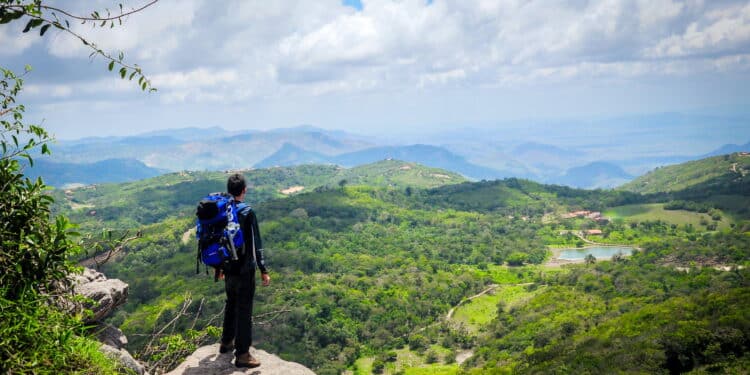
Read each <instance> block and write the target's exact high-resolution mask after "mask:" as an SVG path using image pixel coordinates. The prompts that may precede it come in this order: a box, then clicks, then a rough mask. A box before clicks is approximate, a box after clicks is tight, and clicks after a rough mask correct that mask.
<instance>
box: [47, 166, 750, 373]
mask: <svg viewBox="0 0 750 375" xmlns="http://www.w3.org/2000/svg"><path fill="white" fill-rule="evenodd" d="M719 158H721V157H719ZM730 158H731V157H730ZM727 172H729V168H727ZM244 174H245V175H246V177H247V179H248V181H250V182H251V184H252V188H253V190H252V194H251V195H250V201H251V203H252V205H253V206H254V207H255V209H256V211H257V212H258V215H259V217H260V220H261V222H260V225H261V231H262V233H263V238H264V243H266V244H267V245H266V248H267V254H268V257H269V259H268V261H269V264H270V265H271V270H272V273H273V275H274V276H273V277H274V280H276V281H275V283H274V285H272V286H271V287H269V288H263V289H259V291H258V294H257V296H256V315H266V314H271V316H274V317H275V319H272V320H271V321H267V322H265V323H263V324H260V325H258V326H257V327H256V332H257V337H258V342H257V344H256V345H257V346H258V348H260V349H263V350H267V351H269V352H273V353H278V354H279V355H280V356H281V357H282V358H284V359H287V360H292V361H297V362H300V363H303V364H305V365H306V366H309V367H311V368H312V369H314V370H315V371H316V372H317V373H320V374H335V373H341V372H348V373H351V374H370V373H385V374H396V373H403V374H435V373H438V374H464V373H466V374H473V373H487V372H491V371H499V372H500V373H502V372H504V371H510V372H514V373H537V372H540V371H541V372H546V371H547V370H548V369H550V368H559V367H560V366H566V368H568V369H570V371H575V372H581V371H583V372H586V371H596V372H608V371H610V370H614V369H617V370H618V371H623V370H626V371H646V372H668V371H672V369H673V368H680V369H683V370H684V369H688V368H690V369H707V368H722V369H728V370H727V371H730V370H731V369H733V368H735V369H736V368H741V367H742V366H744V365H746V364H747V358H746V357H745V356H743V354H744V353H745V349H743V348H746V345H747V342H748V341H747V339H746V337H747V336H746V334H747V333H744V332H745V331H743V329H742V328H741V327H743V326H744V324H747V322H748V320H747V316H746V315H745V314H743V313H741V312H742V311H747V309H748V307H750V306H748V305H747V303H748V301H750V299H748V298H746V297H747V293H748V290H749V289H748V285H747V282H746V280H748V278H747V276H748V275H746V274H747V272H748V271H747V266H748V261H749V259H750V254H749V253H748V251H750V243H748V237H747V233H748V230H750V221H749V219H750V217H749V216H748V211H746V210H744V207H746V204H740V205H737V204H732V205H723V204H721V202H723V201H726V200H723V199H719V198H717V196H716V195H714V194H713V192H712V191H711V190H705V189H704V190H699V189H697V188H696V187H695V186H693V187H692V188H689V189H686V190H679V191H669V192H664V193H662V192H659V193H655V194H641V193H635V192H629V191H626V190H580V189H572V188H567V187H563V186H557V185H542V184H538V183H534V182H531V181H528V180H520V179H505V180H495V181H480V182H468V181H466V180H465V179H463V178H462V177H460V176H458V175H455V174H453V173H451V172H448V171H443V170H438V169H433V168H427V167H424V166H421V165H419V164H416V163H407V162H402V161H398V160H385V161H381V162H378V163H374V164H369V165H364V166H360V167H354V168H340V167H335V166H314V165H311V166H304V167H293V168H292V167H287V168H270V169H251V170H247V171H245V172H244ZM225 176H226V173H221V172H183V173H173V174H167V175H163V176H159V177H155V178H152V179H147V180H142V181H137V182H132V183H124V184H105V185H97V186H96V187H95V188H92V187H84V188H78V189H74V190H73V191H72V192H71V193H70V194H62V192H59V191H54V192H53V195H55V196H57V197H58V199H57V203H56V206H55V207H56V208H55V211H56V212H61V213H65V214H66V215H68V216H70V217H72V218H74V219H75V220H77V221H78V222H79V223H80V228H81V230H82V231H83V232H84V233H100V232H101V231H102V230H109V231H111V232H112V233H115V234H118V233H123V232H125V231H128V230H130V231H134V230H138V231H140V233H141V234H142V236H141V238H138V239H136V240H134V241H131V242H129V243H128V244H127V245H126V246H125V248H124V252H123V255H122V256H121V257H119V258H118V259H116V260H114V261H111V262H109V263H107V264H105V265H104V266H103V270H104V271H105V272H106V273H107V274H108V275H111V276H112V277H118V278H121V279H122V280H125V281H126V282H128V283H130V284H131V290H132V292H131V296H130V302H129V303H128V305H126V306H125V308H124V309H123V310H122V311H120V312H119V313H117V314H116V315H115V316H113V317H112V318H111V319H110V323H111V324H113V325H116V326H119V327H121V328H122V329H123V331H124V332H125V333H126V334H127V335H128V337H129V338H131V343H130V348H131V350H133V351H135V352H136V353H138V352H142V351H144V350H145V349H146V348H145V346H146V345H148V343H149V342H150V341H151V339H150V334H151V333H152V332H154V330H155V329H156V328H157V327H159V326H160V325H162V324H165V323H166V322H168V321H171V320H172V319H173V318H175V314H176V313H177V312H178V311H180V310H181V306H182V304H183V301H185V300H187V299H189V300H192V301H200V306H201V307H200V309H198V308H197V306H196V305H195V304H194V305H191V307H189V308H188V309H187V314H186V315H185V316H183V317H178V320H177V323H176V326H175V331H174V332H173V333H171V334H167V335H164V336H163V337H157V340H155V341H151V345H156V346H157V347H158V346H161V345H166V343H167V342H170V343H180V344H179V345H177V346H175V347H172V349H170V350H172V351H171V353H173V354H172V355H178V356H179V355H181V354H180V353H184V354H187V353H188V352H190V351H191V348H195V347H197V346H198V345H201V344H203V343H210V342H213V341H212V340H216V338H212V336H211V334H210V332H211V331H212V328H211V324H212V323H211V318H210V317H212V316H215V315H216V314H217V313H219V312H220V309H221V306H222V301H223V297H222V296H223V291H222V288H221V286H220V285H218V284H215V283H214V282H213V280H212V277H211V276H207V275H205V274H204V273H203V271H202V269H201V271H200V273H199V274H198V275H196V274H195V242H194V241H195V239H194V237H193V236H192V235H191V228H192V227H193V226H194V221H193V219H192V216H193V212H192V211H193V210H194V205H195V199H196V198H195V197H198V196H200V195H201V194H204V193H205V192H208V191H220V190H221V189H222V184H223V180H224V179H225V178H226V177H225ZM721 178H722V177H721V176H717V177H716V178H714V179H713V180H708V181H703V182H702V183H703V184H704V185H697V186H714V185H715V183H714V182H712V181H715V180H716V179H718V180H719V181H721ZM707 183H708V184H711V185H708V184H707ZM746 184H747V180H746V179H744V178H741V179H739V180H731V181H729V182H728V185H722V186H723V188H722V190H720V191H719V193H720V194H719V195H720V196H726V194H727V193H731V194H734V195H733V197H734V198H733V199H734V200H735V201H736V200H741V201H743V202H747V200H748V197H747V195H743V194H746V192H747V191H749V190H747V189H745V188H744V186H746ZM301 186H304V189H301V190H299V189H295V190H298V191H295V192H291V191H289V190H287V189H290V187H301ZM743 192H744V193H743ZM58 194H60V195H58ZM688 203H689V204H688ZM80 207H85V208H80ZM92 208H93V209H94V210H96V215H91V214H90V212H91V210H92ZM704 208H705V212H699V211H703V210H704ZM579 212H584V213H585V214H579ZM594 212H601V217H600V216H595V215H592V214H591V213H594ZM588 216H591V217H593V218H596V220H594V219H592V218H589V217H588ZM581 231H587V232H588V233H593V234H587V235H586V236H585V240H584V239H582V238H580V237H578V236H576V235H574V233H575V232H581ZM587 241H591V242H594V243H601V244H616V245H627V246H631V247H633V248H637V249H638V251H634V252H633V254H632V255H630V256H623V257H613V258H612V259H611V260H608V259H601V258H600V259H595V260H594V261H591V262H590V261H586V262H569V261H556V260H555V254H556V253H557V249H562V248H577V247H581V246H585V245H586V242H587ZM549 249H553V250H549ZM716 264H720V265H722V266H726V267H728V268H726V269H727V270H728V271H719V270H716V269H714V268H713V267H712V266H711V265H716ZM683 269H687V270H689V272H685V271H682V270H683ZM196 303H197V302H196ZM706 303H713V304H720V305H721V306H723V307H722V310H711V311H707V310H702V309H701V308H699V306H704V305H705V304H706ZM275 311H284V312H283V313H274V312H275ZM719 311H721V312H719ZM643 314H647V315H648V316H653V317H656V318H653V319H652V318H649V319H646V320H642V318H641V317H642V316H643ZM675 314H677V315H680V314H689V315H685V316H684V319H685V320H684V322H686V324H688V326H685V327H683V326H682V325H680V326H673V325H671V324H672V323H669V320H664V319H662V318H661V317H666V316H672V315H675ZM654 319H655V320H654ZM660 319H661V320H660ZM680 321H682V320H680ZM688 322H689V323H688ZM213 324H215V323H213ZM191 327H193V328H191ZM687 327H704V328H701V329H710V330H712V331H715V332H725V333H726V335H728V336H717V335H714V336H705V335H698V333H695V332H693V331H690V330H689V328H687ZM194 330H197V331H195V332H194ZM685 330H687V331H685ZM671 332H679V333H680V334H681V335H687V336H674V334H673V333H671ZM198 333H200V334H198ZM634 335H635V336H634ZM696 335H698V336H696ZM191 337H192V338H196V339H197V340H198V341H195V339H191ZM637 337H643V338H645V339H647V340H650V341H648V344H647V345H646V344H645V343H644V342H643V341H641V340H640V339H637ZM698 337H700V339H698ZM687 338H691V339H690V340H693V339H694V340H699V341H698V344H695V345H698V346H685V345H687V344H686V341H681V340H686V339H687ZM592 340H593V341H592ZM170 345H172V344H170ZM691 345H693V344H691ZM717 345H718V346H717ZM709 347H716V348H717V349H715V352H712V353H713V354H711V355H708V354H705V351H706V350H708V349H707V348H709ZM150 349H154V348H150ZM149 352H153V350H151V351H149ZM592 353H596V354H592ZM673 353H675V354H673ZM184 354H183V355H184ZM630 356H641V357H642V358H644V359H645V360H643V361H631V360H627V359H626V358H631V357H630ZM673 356H677V357H673ZM673 358H683V359H680V360H679V361H678V362H673ZM731 358H734V360H730V359H731ZM140 359H141V360H144V361H147V362H148V361H149V360H153V359H150V358H149V357H142V358H140ZM459 362H460V363H459ZM613 366H614V367H613ZM671 366H673V367H671ZM674 366H676V367H674ZM737 366H739V367H737ZM545 369H547V370H545Z"/></svg>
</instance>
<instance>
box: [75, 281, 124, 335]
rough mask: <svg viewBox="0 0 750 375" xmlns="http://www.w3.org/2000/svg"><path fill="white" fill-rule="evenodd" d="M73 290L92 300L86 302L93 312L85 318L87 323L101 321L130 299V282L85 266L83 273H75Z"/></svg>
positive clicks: (85, 305) (87, 307) (86, 305)
mask: <svg viewBox="0 0 750 375" xmlns="http://www.w3.org/2000/svg"><path fill="white" fill-rule="evenodd" d="M72 279H73V290H74V292H75V293H76V294H80V295H82V296H84V297H86V298H88V299H90V300H91V302H88V303H86V304H84V306H83V307H84V308H86V309H90V310H91V311H92V312H93V314H92V315H91V316H88V317H86V318H85V319H84V321H85V322H86V323H92V322H96V321H100V320H102V319H104V318H106V317H107V316H109V314H111V313H112V311H114V309H116V308H117V307H119V306H121V305H122V304H124V303H125V302H126V301H127V300H128V284H126V283H124V282H122V281H121V280H118V279H107V278H106V277H105V276H104V274H102V273H101V272H97V271H94V270H92V269H90V268H85V269H84V272H83V274H81V275H75V276H73V277H72Z"/></svg>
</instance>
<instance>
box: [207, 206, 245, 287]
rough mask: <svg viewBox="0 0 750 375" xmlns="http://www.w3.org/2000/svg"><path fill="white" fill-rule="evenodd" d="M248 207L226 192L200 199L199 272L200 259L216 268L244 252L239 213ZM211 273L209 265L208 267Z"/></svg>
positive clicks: (223, 267)
mask: <svg viewBox="0 0 750 375" xmlns="http://www.w3.org/2000/svg"><path fill="white" fill-rule="evenodd" d="M245 207H247V205H246V204H244V203H241V202H239V203H238V202H236V201H235V200H234V198H233V197H232V196H231V195H229V194H227V193H213V194H209V195H208V196H206V197H205V198H203V199H201V200H200V202H198V207H197V208H196V210H195V215H196V216H197V217H198V220H197V223H196V231H195V236H196V238H197V239H198V255H197V259H196V267H195V271H196V273H200V262H203V264H205V265H206V266H210V267H213V268H215V269H216V270H217V273H216V276H217V278H218V270H220V269H226V268H227V267H228V266H229V265H230V264H231V263H232V262H233V261H237V260H238V259H239V257H240V256H242V255H244V252H245V240H244V237H243V235H242V229H241V228H240V222H239V215H238V214H239V212H240V211H241V210H242V209H243V208H245ZM206 273H208V267H206Z"/></svg>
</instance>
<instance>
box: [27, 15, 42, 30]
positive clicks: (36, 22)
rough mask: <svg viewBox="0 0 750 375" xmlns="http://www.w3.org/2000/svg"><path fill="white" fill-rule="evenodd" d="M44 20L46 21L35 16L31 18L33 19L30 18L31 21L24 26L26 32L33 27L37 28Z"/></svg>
mask: <svg viewBox="0 0 750 375" xmlns="http://www.w3.org/2000/svg"><path fill="white" fill-rule="evenodd" d="M42 22H44V21H42V20H40V19H38V18H33V19H31V20H30V21H29V22H28V23H27V24H26V27H24V28H23V32H25V33H27V32H29V30H31V29H33V28H35V27H37V26H39V25H41V24H42Z"/></svg>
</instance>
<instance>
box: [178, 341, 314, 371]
mask: <svg viewBox="0 0 750 375" xmlns="http://www.w3.org/2000/svg"><path fill="white" fill-rule="evenodd" d="M250 354H252V355H253V357H255V358H257V359H258V360H259V361H260V363H261V365H260V367H256V368H237V367H234V355H233V354H232V353H226V354H219V344H214V345H208V346H203V347H200V348H198V350H196V351H195V352H194V353H193V354H192V355H190V356H189V357H187V358H186V359H185V361H184V362H182V364H181V365H179V366H178V367H177V368H176V369H174V370H172V371H170V372H168V373H167V374H166V375H199V374H200V375H232V374H252V375H315V373H314V372H312V370H310V369H308V368H307V367H305V366H302V365H301V364H299V363H295V362H288V361H284V360H283V359H281V358H279V357H277V356H275V355H272V354H269V353H266V352H264V351H262V350H257V349H255V348H250Z"/></svg>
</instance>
